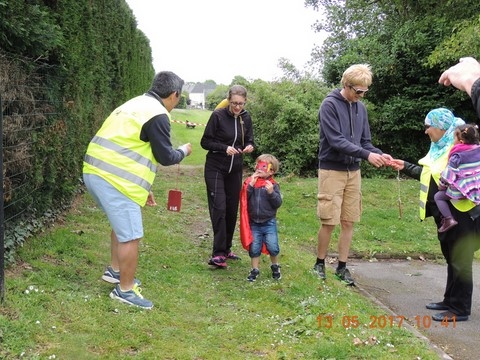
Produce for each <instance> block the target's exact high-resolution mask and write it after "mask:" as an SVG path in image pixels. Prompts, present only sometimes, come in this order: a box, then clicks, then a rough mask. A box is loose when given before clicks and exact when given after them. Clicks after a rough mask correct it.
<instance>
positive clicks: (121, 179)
mask: <svg viewBox="0 0 480 360" xmlns="http://www.w3.org/2000/svg"><path fill="white" fill-rule="evenodd" d="M161 114H166V115H167V116H168V117H169V118H170V114H169V113H168V111H167V109H165V107H163V105H162V104H161V103H160V102H159V101H158V100H157V99H155V98H153V97H150V96H146V95H141V96H137V97H135V98H133V99H131V100H129V101H127V102H126V103H124V104H123V105H121V106H120V107H118V108H117V109H115V110H114V111H113V112H112V113H111V114H110V116H109V117H108V118H107V119H106V120H105V122H104V123H103V125H102V127H101V128H100V130H98V132H97V134H96V135H95V136H94V137H93V139H92V140H91V141H90V144H89V145H88V148H87V152H86V154H85V158H84V162H83V172H84V173H85V174H95V175H98V176H100V177H102V178H103V179H105V180H106V181H108V182H109V183H110V184H112V185H113V186H114V187H115V188H116V189H118V190H119V191H120V192H121V193H122V194H124V195H125V196H127V197H128V198H130V199H132V200H133V201H135V202H136V203H137V204H139V205H140V206H145V203H146V201H147V197H148V194H149V191H150V189H151V187H152V184H153V180H154V179H155V174H156V172H157V166H158V162H157V161H156V160H155V157H154V156H153V152H152V149H151V146H150V143H149V142H145V141H142V140H140V131H141V129H142V126H143V124H145V123H146V122H147V121H148V120H150V119H151V118H152V117H154V116H156V115H161Z"/></svg>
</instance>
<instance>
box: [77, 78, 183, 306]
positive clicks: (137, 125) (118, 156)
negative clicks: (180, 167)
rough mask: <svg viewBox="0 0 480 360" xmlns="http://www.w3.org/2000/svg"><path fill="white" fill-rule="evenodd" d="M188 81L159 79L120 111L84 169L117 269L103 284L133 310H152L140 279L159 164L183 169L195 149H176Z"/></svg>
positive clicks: (104, 127) (94, 142)
mask: <svg viewBox="0 0 480 360" xmlns="http://www.w3.org/2000/svg"><path fill="white" fill-rule="evenodd" d="M183 84H184V81H183V80H182V79H181V78H180V77H178V76H177V75H176V74H174V73H172V72H170V71H162V72H160V73H158V74H157V75H156V76H155V78H154V79H153V83H152V86H151V88H150V90H149V91H148V92H147V93H145V94H143V95H140V96H137V97H135V98H133V99H131V100H129V101H127V102H126V103H124V104H123V105H121V106H120V107H118V108H117V109H115V110H114V111H113V112H112V113H111V114H110V116H109V117H108V118H107V119H106V120H105V122H104V123H103V125H102V127H101V128H100V130H98V132H97V134H96V135H95V136H94V137H93V139H92V140H91V141H90V144H89V145H88V149H87V152H86V154H85V159H84V163H83V179H84V182H85V185H86V187H87V189H88V191H89V192H90V194H91V195H92V197H93V198H94V199H95V201H96V202H97V204H98V206H99V207H101V208H102V210H103V211H104V212H105V214H106V215H107V217H108V220H109V222H110V225H111V227H112V231H111V265H110V266H107V269H106V270H105V272H104V274H103V276H102V279H103V280H105V281H107V282H109V283H112V284H116V286H115V288H114V289H113V291H112V292H111V293H110V297H111V298H112V299H116V300H119V301H122V302H124V303H127V304H129V305H134V306H138V307H141V308H144V309H151V308H152V307H153V303H152V302H151V301H150V300H147V299H145V298H143V296H142V295H141V294H140V285H141V282H140V281H139V280H138V279H136V278H135V272H136V269H137V263H138V244H139V241H140V239H141V238H142V237H143V223H142V213H141V208H142V207H143V206H145V205H149V206H154V205H156V203H155V199H154V197H153V193H152V192H151V187H152V184H153V180H154V178H155V174H156V172H157V167H158V164H159V163H160V164H162V165H164V166H167V165H173V164H178V163H179V162H180V161H182V160H183V159H184V158H185V157H186V156H188V155H190V153H191V151H192V148H191V145H190V144H185V145H182V146H180V147H179V148H178V149H174V148H173V147H172V143H171V140H170V111H172V109H173V108H175V106H177V104H178V102H179V100H180V94H181V93H182V87H183Z"/></svg>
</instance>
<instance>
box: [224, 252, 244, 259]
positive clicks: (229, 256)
mask: <svg viewBox="0 0 480 360" xmlns="http://www.w3.org/2000/svg"><path fill="white" fill-rule="evenodd" d="M227 259H229V260H242V259H241V258H240V256H238V255H237V254H235V253H234V252H232V251H230V252H229V253H228V255H227Z"/></svg>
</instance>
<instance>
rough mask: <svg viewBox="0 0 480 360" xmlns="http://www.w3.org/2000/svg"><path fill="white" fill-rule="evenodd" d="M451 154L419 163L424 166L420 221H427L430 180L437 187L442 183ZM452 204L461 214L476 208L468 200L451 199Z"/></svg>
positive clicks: (421, 185)
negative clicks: (443, 173)
mask: <svg viewBox="0 0 480 360" xmlns="http://www.w3.org/2000/svg"><path fill="white" fill-rule="evenodd" d="M449 152H450V149H449V150H448V151H446V152H445V153H444V154H443V155H442V156H440V157H439V158H438V159H436V160H433V159H431V158H430V156H429V155H427V156H425V157H424V158H422V159H420V160H419V161H418V163H419V164H420V165H422V166H423V168H422V173H421V175H420V219H421V220H425V215H426V205H427V197H428V189H429V186H430V178H433V180H434V181H435V183H436V184H437V185H438V184H439V183H440V174H441V173H442V171H443V170H444V169H445V167H446V166H447V163H448V154H449ZM450 202H451V203H452V204H453V206H454V207H455V208H456V209H457V210H458V211H461V212H466V211H469V210H471V209H473V207H474V206H475V204H474V203H473V202H472V201H470V200H467V199H461V200H454V199H451V200H450Z"/></svg>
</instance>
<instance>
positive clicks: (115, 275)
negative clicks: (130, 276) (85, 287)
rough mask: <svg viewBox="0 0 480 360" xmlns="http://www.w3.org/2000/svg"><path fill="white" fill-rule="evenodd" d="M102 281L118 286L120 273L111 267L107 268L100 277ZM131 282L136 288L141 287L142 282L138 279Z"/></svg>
mask: <svg viewBox="0 0 480 360" xmlns="http://www.w3.org/2000/svg"><path fill="white" fill-rule="evenodd" d="M102 280H103V281H106V282H108V283H110V284H120V271H115V270H113V269H112V267H111V266H107V268H106V269H105V272H104V273H103V275H102ZM133 282H134V283H135V284H136V285H137V286H142V282H141V281H140V280H138V279H134V280H133Z"/></svg>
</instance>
